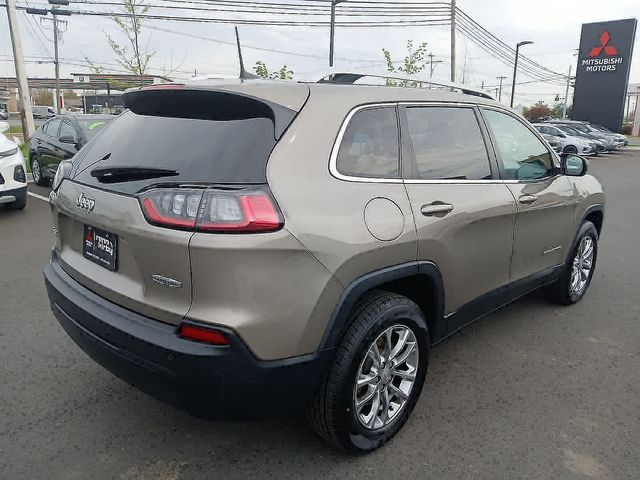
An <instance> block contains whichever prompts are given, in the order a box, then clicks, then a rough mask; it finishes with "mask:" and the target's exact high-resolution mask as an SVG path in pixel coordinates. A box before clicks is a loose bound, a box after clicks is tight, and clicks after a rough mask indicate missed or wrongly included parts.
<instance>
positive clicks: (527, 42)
mask: <svg viewBox="0 0 640 480" xmlns="http://www.w3.org/2000/svg"><path fill="white" fill-rule="evenodd" d="M532 43H533V42H531V41H529V40H524V41H522V42H518V43H517V45H516V58H515V61H514V62H513V83H512V84H511V102H510V103H509V106H510V107H511V108H513V97H514V94H515V93H516V74H517V73H518V55H519V53H520V47H521V46H523V45H530V44H532Z"/></svg>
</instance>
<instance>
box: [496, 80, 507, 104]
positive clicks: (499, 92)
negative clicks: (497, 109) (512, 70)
mask: <svg viewBox="0 0 640 480" xmlns="http://www.w3.org/2000/svg"><path fill="white" fill-rule="evenodd" d="M496 78H497V79H498V80H500V87H499V90H498V101H499V102H500V101H502V81H503V80H504V79H505V78H507V77H502V76H500V77H496Z"/></svg>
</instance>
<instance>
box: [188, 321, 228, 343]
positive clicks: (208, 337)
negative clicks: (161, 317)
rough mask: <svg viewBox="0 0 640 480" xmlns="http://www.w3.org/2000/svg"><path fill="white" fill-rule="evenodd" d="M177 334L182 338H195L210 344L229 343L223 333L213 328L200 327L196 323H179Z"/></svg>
mask: <svg viewBox="0 0 640 480" xmlns="http://www.w3.org/2000/svg"><path fill="white" fill-rule="evenodd" d="M178 335H179V336H180V337H182V338H187V339H189V340H196V341H198V342H205V343H210V344H212V345H220V346H225V345H229V340H228V339H227V337H226V336H225V334H224V333H222V332H221V331H219V330H216V329H214V328H208V327H201V326H198V325H190V324H187V323H185V324H182V325H180V330H178Z"/></svg>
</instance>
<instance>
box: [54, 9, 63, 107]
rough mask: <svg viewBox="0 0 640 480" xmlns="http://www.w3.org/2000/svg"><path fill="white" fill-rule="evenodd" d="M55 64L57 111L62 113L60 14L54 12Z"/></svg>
mask: <svg viewBox="0 0 640 480" xmlns="http://www.w3.org/2000/svg"><path fill="white" fill-rule="evenodd" d="M53 50H54V54H53V55H54V56H53V64H54V65H55V68H56V113H57V114H58V115H60V103H62V102H60V61H59V60H58V16H57V15H56V14H55V13H54V14H53Z"/></svg>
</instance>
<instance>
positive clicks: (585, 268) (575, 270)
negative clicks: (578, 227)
mask: <svg viewBox="0 0 640 480" xmlns="http://www.w3.org/2000/svg"><path fill="white" fill-rule="evenodd" d="M593 254H594V240H593V238H591V237H590V236H588V235H585V236H584V237H582V240H580V245H579V246H578V250H577V251H576V256H575V257H574V259H573V265H572V270H571V281H570V282H569V295H576V294H577V295H580V294H582V293H583V292H584V289H585V287H586V286H587V282H588V281H589V275H590V274H591V268H592V267H593Z"/></svg>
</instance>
